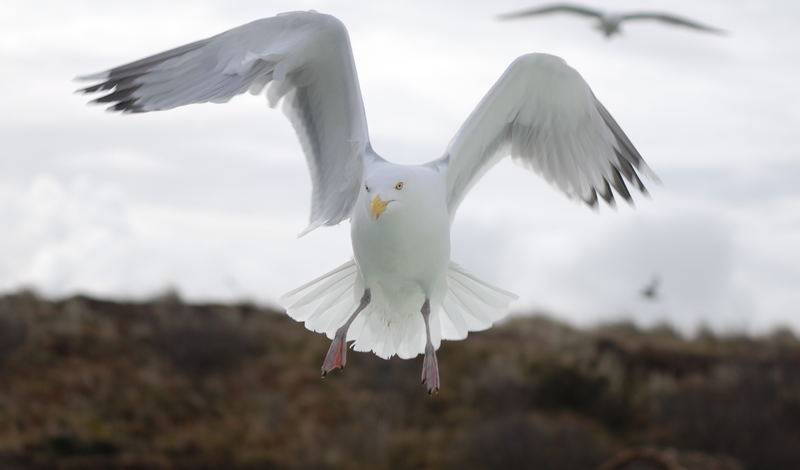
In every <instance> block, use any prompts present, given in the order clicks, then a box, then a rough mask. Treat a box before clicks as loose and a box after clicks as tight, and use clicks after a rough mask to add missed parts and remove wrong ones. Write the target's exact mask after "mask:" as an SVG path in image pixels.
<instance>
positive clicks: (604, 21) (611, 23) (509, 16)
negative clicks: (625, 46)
mask: <svg viewBox="0 0 800 470" xmlns="http://www.w3.org/2000/svg"><path fill="white" fill-rule="evenodd" d="M548 13H574V14H577V15H582V16H588V17H592V18H597V19H598V21H599V22H598V23H597V24H596V25H595V28H596V29H598V30H600V31H601V32H602V33H603V34H604V35H605V36H606V37H607V38H610V37H611V36H614V35H616V34H620V33H621V30H620V26H621V24H622V22H623V21H633V20H656V21H661V22H664V23H667V24H671V25H676V26H685V27H688V28H692V29H696V30H699V31H706V32H709V33H718V34H722V33H724V31H723V30H721V29H717V28H713V27H711V26H707V25H704V24H701V23H698V22H696V21H692V20H689V19H686V18H682V17H680V16H675V15H672V14H670V13H660V12H635V13H625V14H623V13H609V12H604V11H601V10H597V9H594V8H589V7H584V6H580V5H573V4H570V3H556V4H552V5H545V6H541V7H538V8H530V9H527V10H522V11H517V12H512V13H506V14H503V15H500V16H499V17H498V18H499V19H501V20H513V19H517V18H525V17H529V16H536V15H545V14H548Z"/></svg>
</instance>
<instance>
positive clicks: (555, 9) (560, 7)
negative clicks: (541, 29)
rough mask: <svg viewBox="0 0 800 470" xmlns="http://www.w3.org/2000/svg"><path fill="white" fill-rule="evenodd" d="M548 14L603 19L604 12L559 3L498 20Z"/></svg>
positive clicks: (505, 15) (516, 13)
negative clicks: (568, 14) (576, 15)
mask: <svg viewBox="0 0 800 470" xmlns="http://www.w3.org/2000/svg"><path fill="white" fill-rule="evenodd" d="M548 13H575V14H578V15H583V16H593V17H597V18H602V17H603V12H602V11H600V10H595V9H593V8H588V7H583V6H580V5H574V4H570V3H557V4H552V5H545V6H542V7H538V8H529V9H526V10H521V11H516V12H511V13H505V14H502V15H499V16H498V18H500V19H502V20H510V19H515V18H524V17H527V16H535V15H545V14H548Z"/></svg>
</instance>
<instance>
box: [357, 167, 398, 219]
mask: <svg viewBox="0 0 800 470" xmlns="http://www.w3.org/2000/svg"><path fill="white" fill-rule="evenodd" d="M381 176H384V175H381ZM381 176H375V177H372V178H367V179H366V180H365V181H364V191H365V192H366V195H367V197H366V200H367V204H368V205H369V214H370V217H371V218H372V219H374V220H378V219H380V218H381V216H382V215H383V214H384V213H385V212H386V211H387V210H388V209H389V204H392V203H396V202H398V201H402V200H403V199H404V198H403V190H404V189H405V186H406V182H405V181H404V179H403V178H402V176H400V175H397V177H394V178H392V177H381ZM395 180H397V181H395Z"/></svg>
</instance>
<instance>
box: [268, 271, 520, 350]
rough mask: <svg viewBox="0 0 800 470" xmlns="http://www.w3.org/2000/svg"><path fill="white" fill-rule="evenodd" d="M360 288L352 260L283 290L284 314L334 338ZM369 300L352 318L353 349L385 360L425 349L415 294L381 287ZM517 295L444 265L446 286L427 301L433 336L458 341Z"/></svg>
mask: <svg viewBox="0 0 800 470" xmlns="http://www.w3.org/2000/svg"><path fill="white" fill-rule="evenodd" d="M363 291H364V281H363V279H362V278H361V275H360V273H359V271H358V267H357V266H356V264H355V262H353V261H348V262H347V263H345V264H343V265H341V266H339V267H338V268H336V269H334V270H333V271H331V272H329V273H327V274H324V275H322V276H320V277H318V278H317V279H314V280H313V281H311V282H309V283H307V284H305V285H303V286H300V287H298V288H297V289H295V290H293V291H291V292H289V293H287V294H285V295H284V296H283V297H281V299H280V303H281V305H282V306H283V307H284V308H286V313H287V314H288V315H289V316H290V317H291V318H293V319H295V320H297V321H299V322H303V323H304V324H305V327H306V328H308V329H309V330H311V331H315V332H317V333H323V334H325V335H326V336H327V337H328V338H331V339H333V337H334V335H335V334H336V330H337V329H338V328H339V327H341V326H342V325H344V324H345V322H346V321H347V319H348V318H349V316H350V315H351V314H352V313H353V312H354V311H355V309H356V307H357V306H358V304H359V301H360V299H361V296H362V295H363ZM371 294H372V296H371V297H372V299H371V301H370V304H369V305H368V306H367V308H365V309H364V310H363V311H362V312H361V313H360V314H359V315H358V316H357V317H356V318H355V320H354V321H353V323H352V324H351V326H350V329H349V330H348V334H347V340H348V341H354V343H353V345H352V347H353V349H354V350H356V351H363V352H373V353H375V354H376V355H378V356H379V357H382V358H384V359H388V358H390V357H392V356H394V355H397V356H399V357H400V358H402V359H410V358H413V357H416V356H417V355H419V354H422V353H424V352H425V323H424V322H423V319H422V315H421V314H420V313H419V309H420V307H421V305H422V301H423V298H422V295H421V294H420V297H419V298H416V296H409V297H407V298H403V299H394V300H389V299H388V298H387V297H386V296H385V295H384V293H383V292H382V290H381V289H380V286H376V287H374V288H372V289H371ZM516 298H517V296H516V295H514V294H512V293H510V292H507V291H504V290H502V289H499V288H497V287H494V286H492V285H490V284H488V283H486V282H484V281H481V280H480V279H478V278H476V277H474V276H472V275H471V274H469V273H467V272H466V271H464V270H463V269H462V268H461V267H459V266H458V265H457V264H455V263H450V266H449V267H448V270H447V279H446V289H445V290H444V293H443V295H441V296H440V298H438V299H433V302H432V303H431V321H430V325H431V340H432V342H433V344H434V347H436V348H437V349H438V348H439V345H440V343H441V341H442V340H461V339H464V338H466V337H467V334H468V333H469V332H470V331H480V330H485V329H487V328H489V327H491V326H492V324H493V323H494V322H496V321H498V320H500V319H501V318H503V317H504V316H505V315H506V314H507V313H508V306H509V304H510V303H511V302H512V301H513V300H515V299H516Z"/></svg>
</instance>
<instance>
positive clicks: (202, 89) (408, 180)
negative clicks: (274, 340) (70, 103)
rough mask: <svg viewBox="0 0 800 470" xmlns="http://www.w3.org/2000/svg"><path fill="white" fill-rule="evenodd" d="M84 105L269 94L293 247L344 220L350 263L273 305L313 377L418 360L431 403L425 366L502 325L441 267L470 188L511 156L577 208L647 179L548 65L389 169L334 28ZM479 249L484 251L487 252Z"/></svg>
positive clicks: (200, 47) (306, 25) (242, 51)
mask: <svg viewBox="0 0 800 470" xmlns="http://www.w3.org/2000/svg"><path fill="white" fill-rule="evenodd" d="M79 79H82V80H89V81H92V82H94V84H92V85H91V86H88V87H86V88H83V89H82V90H79V91H82V92H84V93H107V94H104V95H103V96H100V97H99V98H97V99H95V100H94V101H93V102H95V103H107V104H109V105H110V107H109V109H110V110H112V111H120V112H123V113H143V112H150V111H160V110H166V109H171V108H175V107H178V106H183V105H187V104H192V103H202V102H209V101H210V102H215V103H222V102H227V101H228V100H230V99H231V98H232V97H234V96H235V95H239V94H242V93H244V92H247V91H249V92H250V93H252V94H255V95H258V94H260V93H262V91H264V89H265V87H267V85H269V86H268V88H267V90H266V97H267V99H268V101H269V104H270V105H271V106H273V107H274V106H276V105H277V104H278V103H282V109H283V112H284V113H285V114H286V115H287V117H288V118H289V120H290V121H291V122H292V124H293V125H294V129H295V131H296V133H297V136H298V138H299V140H300V143H301V144H302V148H303V151H304V153H305V156H306V163H307V164H308V169H309V172H310V173H311V181H312V188H313V189H312V193H311V217H310V223H309V225H308V227H307V228H306V229H305V231H304V233H306V232H308V231H310V230H314V229H316V228H317V227H320V226H323V225H335V224H338V223H339V222H342V221H344V220H347V219H349V220H350V227H351V238H352V246H353V258H352V259H351V260H350V261H348V262H346V263H344V264H343V265H341V266H340V267H338V268H336V269H334V270H333V271H331V272H329V273H327V274H324V275H322V276H321V277H319V278H317V279H315V280H313V281H311V282H309V283H308V284H306V285H304V286H301V287H299V288H297V289H295V290H293V291H292V292H289V293H288V294H286V295H285V296H284V297H283V298H282V299H281V302H282V304H283V305H284V306H285V307H286V310H287V313H288V314H289V315H290V316H291V317H292V318H294V319H295V320H297V321H301V322H304V323H305V326H306V328H308V329H309V330H312V331H315V332H319V333H325V334H326V335H327V336H328V338H330V339H332V342H331V345H330V348H329V350H328V353H327V354H326V356H325V359H324V362H323V364H322V375H323V376H325V375H326V374H328V373H329V372H330V371H331V370H333V369H336V368H343V367H344V366H345V363H346V360H347V358H346V354H347V348H348V342H350V341H352V342H353V343H352V347H353V349H355V350H356V351H367V352H368V351H372V352H374V353H375V354H376V355H378V356H380V357H382V358H385V359H388V358H390V357H391V356H393V355H397V356H399V357H400V358H403V359H409V358H413V357H416V356H417V355H418V354H424V359H423V367H422V374H421V377H422V382H423V384H425V386H426V387H427V391H428V393H431V392H434V391H438V389H439V386H440V381H439V366H438V362H437V359H436V350H437V349H438V348H439V346H440V343H441V341H442V340H460V339H464V338H466V336H467V333H468V332H470V331H478V330H484V329H486V328H489V327H490V326H491V325H492V323H493V322H495V321H497V320H498V319H500V318H502V317H503V316H504V315H505V314H506V313H507V311H508V306H509V304H510V303H511V301H512V300H514V299H515V298H516V296H515V295H514V294H512V293H509V292H506V291H504V290H502V289H499V288H497V287H493V286H491V285H489V284H488V283H486V282H484V281H482V280H480V279H478V278H477V277H475V276H473V275H471V274H469V273H467V272H466V271H464V270H463V269H462V268H460V267H459V266H458V265H457V264H455V263H453V262H452V261H450V227H451V222H452V220H453V217H454V216H455V213H456V210H457V209H458V206H459V203H460V202H461V200H462V199H463V198H464V196H465V195H466V193H467V192H468V190H469V189H470V188H471V187H472V186H473V185H474V184H475V183H476V182H477V181H478V179H479V178H480V177H481V175H483V173H484V172H486V171H487V170H488V169H489V168H490V167H492V166H493V165H494V164H495V163H497V161H498V160H500V159H501V158H503V157H505V156H507V155H510V156H511V157H512V158H513V159H514V161H516V162H517V163H519V164H520V165H521V166H523V167H525V168H528V169H530V170H533V171H535V172H537V173H539V174H540V175H541V176H543V177H544V178H545V179H546V180H547V181H549V182H550V183H552V184H553V185H555V186H556V187H557V188H558V189H560V190H561V191H563V192H564V193H565V194H566V195H567V196H569V197H572V198H576V199H580V200H582V201H584V202H585V203H586V204H588V205H589V206H592V207H595V206H597V205H598V197H599V198H600V199H603V200H604V201H605V202H606V203H607V204H609V205H614V201H615V197H614V194H613V193H612V188H613V189H614V190H615V191H616V193H617V195H618V196H620V197H622V198H623V199H625V200H627V201H629V202H630V201H631V193H630V191H629V189H628V185H630V186H632V187H633V188H636V189H638V190H639V191H641V192H643V193H646V190H645V187H644V185H643V184H642V181H641V180H640V178H639V175H638V174H637V172H640V173H642V174H648V175H651V174H652V173H651V172H649V170H648V168H647V165H646V164H645V163H644V161H643V160H642V157H641V155H639V152H637V151H636V149H635V148H634V147H633V144H631V141H630V140H628V138H627V137H626V136H625V134H624V133H623V132H622V129H620V127H619V125H617V123H616V122H615V121H614V119H613V118H612V117H611V115H610V114H609V112H608V111H607V110H606V108H605V107H604V106H603V105H602V104H600V101H598V100H597V98H596V97H595V96H594V94H593V93H592V91H591V90H590V89H589V86H588V85H587V84H586V82H585V81H584V80H583V78H582V77H581V76H580V75H579V74H578V72H576V71H575V70H574V69H572V68H571V67H570V66H568V65H567V64H566V63H565V62H564V60H562V59H560V58H558V57H555V56H552V55H547V54H528V55H524V56H522V57H519V58H518V59H516V60H515V61H514V62H513V63H511V65H510V66H509V67H508V69H507V70H506V71H505V73H503V75H502V76H501V77H500V79H499V80H498V81H497V83H495V85H494V86H493V87H492V88H491V89H490V90H489V92H488V94H487V95H486V96H485V97H484V98H483V99H482V100H481V102H480V103H479V104H478V106H477V107H476V108H475V110H474V111H473V112H472V114H471V115H470V116H469V117H468V118H467V120H466V122H465V123H464V124H463V125H462V127H461V129H459V131H458V133H457V134H456V135H455V137H454V138H453V140H452V141H451V142H450V144H449V146H448V147H447V149H446V150H445V152H444V155H443V156H441V157H440V158H437V159H434V160H432V161H430V162H428V163H426V164H424V165H398V164H395V163H391V162H390V161H388V160H386V159H384V158H383V157H381V156H380V155H378V154H377V153H376V152H375V150H373V148H372V146H371V145H370V141H369V136H368V133H367V120H366V117H365V115H364V105H363V103H362V99H361V92H360V90H359V85H358V79H357V76H356V69H355V65H354V62H353V55H352V51H351V49H350V40H349V37H348V34H347V30H346V29H345V27H344V25H343V24H342V23H341V22H340V21H339V20H338V19H336V18H335V17H333V16H329V15H325V14H320V13H316V12H292V13H284V14H281V15H278V16H275V17H272V18H265V19H260V20H257V21H254V22H252V23H248V24H245V25H242V26H239V27H237V28H233V29H231V30H228V31H225V32H223V33H221V34H218V35H216V36H212V37H210V38H207V39H202V40H200V41H197V42H193V43H191V44H186V45H184V46H181V47H177V48H175V49H171V50H168V51H166V52H162V53H160V54H156V55H153V56H150V57H147V58H144V59H141V60H138V61H135V62H131V63H129V64H125V65H121V66H119V67H114V68H112V69H110V70H108V71H105V72H101V73H97V74H94V75H88V76H85V77H79ZM487 248H488V249H490V247H487Z"/></svg>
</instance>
